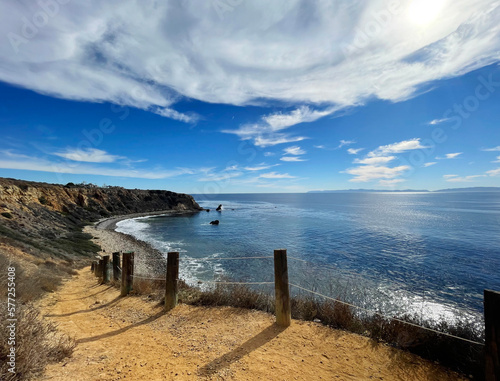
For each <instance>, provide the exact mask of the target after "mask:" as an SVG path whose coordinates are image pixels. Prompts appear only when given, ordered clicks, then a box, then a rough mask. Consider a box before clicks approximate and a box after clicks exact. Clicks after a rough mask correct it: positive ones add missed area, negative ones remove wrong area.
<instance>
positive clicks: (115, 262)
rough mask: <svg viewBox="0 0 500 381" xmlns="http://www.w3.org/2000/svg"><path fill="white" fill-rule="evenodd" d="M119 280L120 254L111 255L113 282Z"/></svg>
mask: <svg viewBox="0 0 500 381" xmlns="http://www.w3.org/2000/svg"><path fill="white" fill-rule="evenodd" d="M119 279H120V253H119V252H116V253H113V280H114V281H115V282H116V281H118V280H119Z"/></svg>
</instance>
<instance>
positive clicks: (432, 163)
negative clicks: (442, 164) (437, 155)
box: [424, 161, 437, 168]
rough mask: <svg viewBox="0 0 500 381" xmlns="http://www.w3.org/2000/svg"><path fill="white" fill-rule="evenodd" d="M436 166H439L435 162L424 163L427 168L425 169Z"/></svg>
mask: <svg viewBox="0 0 500 381" xmlns="http://www.w3.org/2000/svg"><path fill="white" fill-rule="evenodd" d="M435 164H437V162H435V161H430V162H428V163H424V167H425V168H427V167H430V166H432V165H435Z"/></svg>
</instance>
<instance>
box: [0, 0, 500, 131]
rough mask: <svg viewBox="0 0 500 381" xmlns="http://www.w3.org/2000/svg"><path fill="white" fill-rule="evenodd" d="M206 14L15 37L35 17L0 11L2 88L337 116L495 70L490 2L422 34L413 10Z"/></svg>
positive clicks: (97, 6) (90, 6) (210, 9)
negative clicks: (333, 111) (275, 103)
mask: <svg viewBox="0 0 500 381" xmlns="http://www.w3.org/2000/svg"><path fill="white" fill-rule="evenodd" d="M41 3H42V2H41ZM214 4H217V2H214V1H206V2H199V1H196V0H183V1H182V2H179V1H174V0H170V1H162V2H154V1H141V2H138V1H135V0H120V1H118V0H110V1H106V2H102V1H97V0H86V1H83V0H72V1H71V2H66V4H64V5H63V4H59V5H58V10H57V12H55V13H56V14H55V15H49V16H47V22H46V23H45V25H42V26H40V27H38V28H37V29H36V32H34V33H33V35H31V36H30V35H26V34H25V35H24V36H23V25H24V23H25V21H24V20H32V19H33V17H34V16H35V15H36V14H40V12H43V10H42V9H41V8H40V7H39V5H38V3H36V2H29V1H28V2H21V1H2V2H0V21H1V22H0V34H1V35H2V36H4V43H3V44H1V46H0V62H2V65H1V66H0V81H3V82H6V83H9V84H13V85H17V86H21V87H26V88H29V89H32V90H34V91H37V92H40V93H43V94H49V95H53V96H56V97H60V98H65V99H75V100H84V101H93V102H106V101H109V102H113V103H117V104H121V105H126V106H133V107H138V108H141V109H144V110H152V111H153V112H155V111H154V110H158V109H157V108H159V109H161V110H172V106H173V105H174V104H175V103H176V102H177V101H178V100H179V99H180V98H182V97H183V96H184V97H189V98H193V99H197V100H201V101H205V102H211V103H224V104H234V105H245V104H257V103H258V104H263V103H266V102H267V101H268V100H279V101H283V102H286V103H287V104H292V103H297V104H311V105H313V104H314V105H319V104H330V105H336V106H337V107H339V108H346V107H350V106H355V105H359V104H362V103H363V102H365V101H366V100H367V99H372V98H379V99H384V100H390V101H401V100H405V99H408V98H410V97H412V96H414V95H415V94H418V93H419V90H420V89H421V88H422V86H423V85H426V84H428V83H430V82H432V81H435V80H439V79H443V78H449V77H454V76H460V75H462V74H464V73H467V72H471V71H473V70H476V69H478V68H479V67H483V66H486V65H489V64H492V63H494V62H497V61H498V59H499V58H500V57H499V55H500V53H499V51H498V46H499V45H500V35H499V30H498V28H497V24H498V19H499V17H500V16H499V15H500V8H499V6H498V4H497V2H495V1H491V0H457V1H454V2H447V3H446V6H445V7H443V8H442V9H438V8H437V7H435V8H434V9H435V10H436V11H435V12H433V13H432V15H433V17H435V20H438V22H434V23H432V24H428V25H425V27H424V26H423V25H422V23H421V22H420V21H418V20H416V19H415V17H412V16H411V15H409V9H410V7H412V6H414V5H411V3H410V2H405V3H402V4H400V5H399V6H398V9H399V10H398V11H396V12H392V13H391V11H390V10H389V9H388V7H387V4H386V3H384V2H381V1H371V2H341V1H338V2H332V1H316V2H304V1H301V0H287V1H284V0H277V1H276V2H273V3H272V4H270V3H269V2H268V1H264V0H255V1H245V2H238V4H234V5H230V8H231V12H229V13H227V14H224V19H223V21H221V14H220V10H219V12H217V6H216V5H214ZM382 13H383V14H384V15H385V16H384V17H383V18H382V19H383V22H381V21H380V17H377V16H376V15H379V14H382ZM413 14H415V12H413ZM9 41H10V42H9ZM131 52H133V54H131ZM164 113H165V115H167V116H168V117H173V118H176V119H179V120H184V121H187V120H188V119H189V118H190V116H189V115H188V116H187V117H186V116H183V115H185V114H181V113H178V112H172V111H165V112H164ZM311 113H312V114H314V113H315V112H314V111H311ZM297 114H300V115H293V114H290V115H281V116H280V115H275V116H272V117H270V118H269V119H266V120H267V122H268V123H269V126H270V128H280V126H281V127H282V126H287V125H288V126H290V125H293V124H296V123H297V121H300V120H302V121H308V119H309V118H308V117H307V115H304V114H302V113H301V111H299V112H298V113H297ZM309 121H310V120H309Z"/></svg>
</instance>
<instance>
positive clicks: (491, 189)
mask: <svg viewBox="0 0 500 381" xmlns="http://www.w3.org/2000/svg"><path fill="white" fill-rule="evenodd" d="M404 192H421V193H437V192H500V187H469V188H448V189H439V190H435V191H430V190H427V189H401V190H400V189H396V190H387V189H343V190H314V191H309V192H307V193H404Z"/></svg>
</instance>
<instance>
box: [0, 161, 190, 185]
mask: <svg viewBox="0 0 500 381" xmlns="http://www.w3.org/2000/svg"><path fill="white" fill-rule="evenodd" d="M0 168H3V169H18V170H26V171H37V172H50V173H61V174H75V175H94V176H112V177H127V178H136V179H152V180H157V179H166V178H170V177H176V176H181V175H187V174H194V173H196V170H194V169H189V168H175V169H172V170H164V169H161V168H154V169H147V168H141V169H133V168H110V167H105V166H96V165H91V164H82V163H76V162H75V163H73V164H70V163H67V162H66V163H63V162H52V161H49V160H47V159H43V158H38V157H26V156H25V157H24V158H22V159H18V160H9V159H5V158H3V159H2V158H0Z"/></svg>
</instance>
